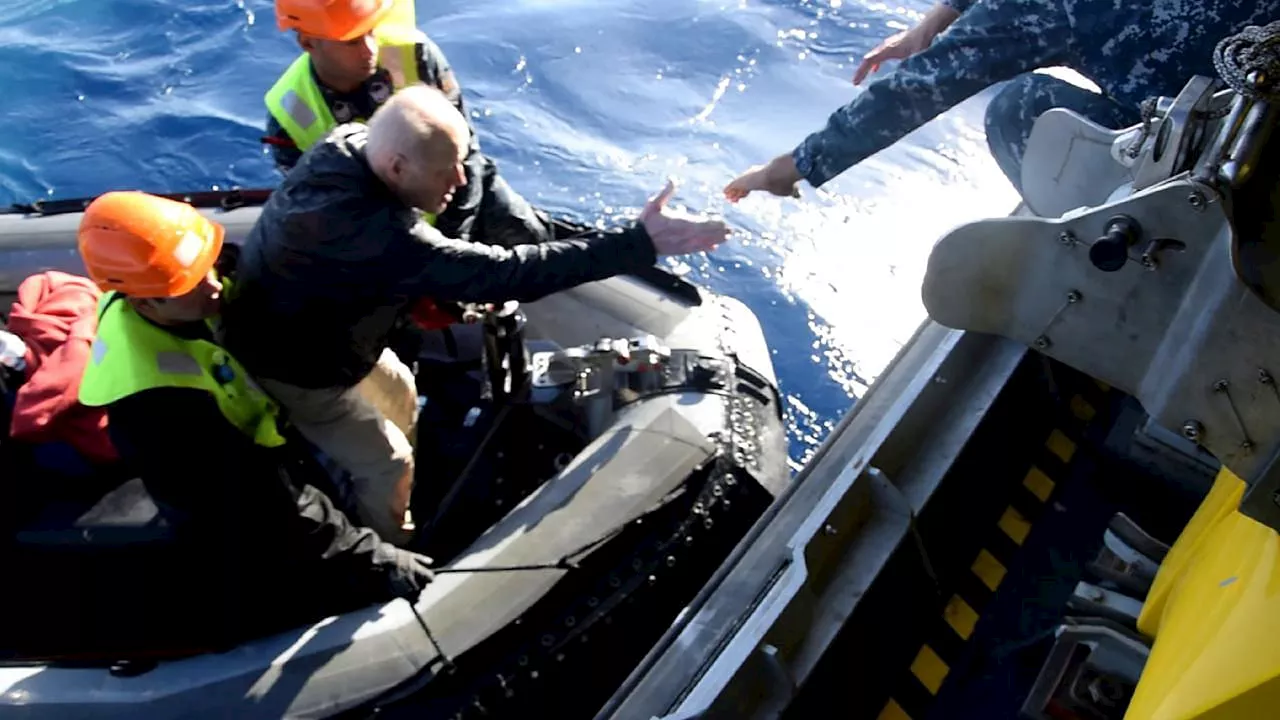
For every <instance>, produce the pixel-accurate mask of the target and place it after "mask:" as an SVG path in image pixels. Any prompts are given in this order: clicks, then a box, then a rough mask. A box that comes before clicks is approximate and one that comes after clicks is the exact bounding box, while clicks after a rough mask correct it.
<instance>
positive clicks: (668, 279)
mask: <svg viewBox="0 0 1280 720" xmlns="http://www.w3.org/2000/svg"><path fill="white" fill-rule="evenodd" d="M269 193H270V190H233V191H226V192H200V193H190V194H178V195H176V196H175V195H171V196H170V197H180V198H182V199H185V200H186V201H187V202H190V203H192V204H193V205H195V206H197V207H199V208H200V209H201V212H203V213H205V214H207V215H208V216H209V217H211V218H213V219H215V220H216V221H217V222H219V223H221V224H222V225H224V226H225V227H226V229H227V241H228V242H230V243H239V242H241V241H242V240H243V238H244V237H245V235H246V233H247V232H248V230H249V229H250V228H251V226H252V225H253V223H254V221H255V220H256V219H257V218H258V216H259V213H260V210H261V205H262V203H263V201H264V200H265V199H266V197H267V196H268V195H269ZM88 200H89V198H85V199H70V200H54V201H41V202H37V203H32V204H30V205H24V206H17V207H15V208H13V209H12V210H11V211H10V212H7V213H4V214H0V299H5V300H7V299H8V298H9V297H10V296H11V294H12V293H13V292H14V291H15V289H16V287H17V286H18V284H19V283H20V282H22V280H23V279H25V278H27V277H29V276H31V275H32V274H34V273H37V272H40V271H44V270H50V269H53V270H63V271H66V272H71V273H76V274H82V273H83V266H82V265H81V263H80V260H79V256H78V254H77V251H76V240H75V235H76V228H77V225H78V223H79V221H80V211H81V210H83V208H84V207H85V205H86V204H87V201H88ZM556 227H557V233H558V234H561V235H564V234H571V233H574V232H579V231H581V229H580V228H576V227H574V226H572V225H569V224H567V223H561V222H558V221H557V222H556ZM4 305H5V306H6V307H7V305H8V303H7V302H5V303H4ZM457 329H458V330H459V331H460V332H475V333H479V334H480V335H481V338H480V339H481V342H479V343H477V344H476V347H479V348H482V351H481V352H480V357H478V358H465V357H454V356H450V355H449V354H448V353H446V354H445V355H444V359H443V360H442V359H441V356H440V355H439V354H437V355H434V356H430V357H428V356H426V355H422V356H421V357H419V356H417V353H418V350H417V349H415V348H419V349H420V348H421V346H422V345H423V344H424V343H425V339H424V337H423V336H422V335H421V334H415V333H412V332H410V333H408V334H407V335H406V337H407V338H408V340H407V341H406V342H404V343H400V344H399V345H398V346H397V351H399V352H401V353H402V355H405V354H407V355H408V356H409V357H407V358H406V359H408V360H410V361H420V362H419V363H418V364H419V367H420V368H421V367H430V368H431V371H430V372H424V371H420V372H419V380H420V387H421V388H422V397H421V398H420V401H421V402H424V403H425V407H424V408H423V410H422V413H421V415H420V419H419V422H418V434H417V450H418V454H419V458H420V459H419V463H418V465H419V467H428V468H430V470H431V473H430V482H420V483H419V486H418V488H416V489H415V496H414V500H413V505H412V510H413V515H414V519H415V522H416V523H417V525H418V528H419V534H420V538H419V539H418V540H417V541H415V542H417V543H418V546H419V549H425V550H426V552H427V553H428V554H430V555H431V556H432V557H434V558H435V559H436V561H437V566H438V568H439V569H438V570H437V572H438V575H437V578H436V580H435V582H434V583H432V584H431V585H429V586H428V588H427V589H426V591H425V592H423V593H422V594H421V596H420V597H419V598H418V599H417V601H416V602H414V603H410V602H408V601H402V600H397V601H394V602H390V603H387V604H384V605H379V606H376V607H369V608H367V609H364V610H362V611H360V612H354V613H350V614H346V615H342V616H337V617H331V618H328V619H326V620H324V621H322V622H319V623H316V624H313V625H308V626H305V627H298V628H296V629H295V630H293V631H290V632H285V633H282V634H278V635H274V636H271V637H264V638H260V639H257V640H255V641H252V642H249V643H247V644H241V645H237V646H234V647H229V648H225V649H221V650H217V651H210V652H192V653H188V654H182V653H177V656H174V653H173V652H172V651H170V652H169V654H168V655H159V654H158V653H147V652H142V653H135V654H131V653H113V652H112V651H111V650H110V649H105V650H104V649H101V648H99V647H98V646H97V645H95V649H94V650H93V651H85V652H66V651H64V650H60V649H59V650H49V649H48V648H42V647H41V642H40V641H41V638H42V637H43V635H42V633H43V631H42V630H41V625H40V623H47V624H49V625H46V626H45V627H46V628H48V629H49V632H50V635H52V634H55V633H54V626H55V625H57V633H56V634H59V635H65V634H66V633H67V632H68V631H67V629H66V628H65V627H63V625H64V624H65V625H67V626H70V627H71V628H73V630H74V632H82V633H84V634H85V635H84V637H86V638H87V637H89V636H93V637H94V638H101V637H102V636H103V634H104V632H107V633H108V634H109V631H112V630H114V631H116V632H124V631H125V630H122V629H121V628H119V627H113V626H115V625H117V624H119V623H123V622H124V621H123V620H121V619H120V618H117V617H115V616H113V614H112V613H111V612H106V611H102V610H101V608H94V607H85V603H88V602H91V601H89V600H87V599H85V597H89V596H88V595H86V596H85V597H80V596H79V595H78V593H79V592H81V591H83V590H86V589H87V588H89V587H90V586H91V585H94V584H95V583H96V584H97V585H99V586H102V585H104V584H105V585H107V586H108V587H109V586H110V584H112V583H127V582H129V581H130V580H129V578H131V577H133V578H136V577H140V576H142V575H146V574H147V573H154V572H163V564H162V563H161V564H160V565H159V566H158V567H157V566H156V564H155V563H157V562H160V561H156V560H154V559H153V560H149V561H146V562H151V563H153V564H152V565H150V566H146V567H144V568H143V569H138V568H137V567H134V568H132V572H131V571H130V570H131V569H130V567H129V564H130V563H131V562H133V561H134V560H133V558H137V557H144V556H145V557H151V558H154V557H160V558H165V557H168V556H166V555H164V544H165V542H166V535H165V533H164V532H163V529H157V521H156V517H157V510H156V508H155V506H154V504H153V503H151V502H150V500H149V498H148V497H147V496H146V493H145V488H144V487H143V486H142V484H141V483H140V482H139V481H138V480H137V479H135V478H128V477H124V478H116V479H115V480H113V481H111V482H108V483H106V486H107V489H106V491H105V492H104V493H103V494H102V495H101V496H100V497H94V498H92V499H91V500H90V501H88V502H86V503H85V504H84V506H83V507H81V508H78V509H77V510H76V511H75V512H71V513H63V515H62V516H61V517H62V518H63V520H61V521H60V522H58V521H55V522H53V523H52V524H50V523H49V522H48V521H47V520H45V521H43V522H42V523H41V524H38V525H22V526H19V527H17V528H15V529H14V530H13V532H12V541H11V543H10V546H9V547H8V548H7V549H6V551H5V553H6V554H7V555H8V556H9V558H8V560H7V561H6V566H7V567H10V568H11V569H12V568H22V570H21V571H15V572H17V574H18V575H20V576H21V578H17V576H15V579H13V580H11V581H10V582H6V583H4V591H3V594H4V596H5V600H4V603H5V604H6V605H8V606H9V607H10V608H12V607H14V606H15V604H16V605H22V601H21V598H22V597H23V596H24V595H25V594H31V593H34V594H35V596H36V597H39V598H41V600H40V601H39V602H40V603H43V604H46V605H47V606H43V607H33V604H34V603H32V602H27V603H26V604H25V606H24V607H25V610H24V612H23V613H14V612H12V611H6V617H7V622H6V623H5V624H6V626H8V627H9V628H10V631H11V632H12V631H13V629H14V628H15V627H19V626H21V627H22V628H23V633H22V636H23V638H24V642H23V643H22V644H21V646H20V647H15V646H14V645H13V644H12V643H10V644H9V645H8V646H7V647H5V646H4V645H5V639H4V638H5V634H3V633H0V656H2V657H3V662H2V663H0V716H3V717H6V718H10V717H12V718H58V719H59V720H66V719H70V718H105V717H128V718H138V719H142V718H197V717H210V718H212V717H219V718H221V717H234V718H278V717H298V718H320V717H335V716H341V717H366V716H372V715H374V714H376V715H377V716H378V717H386V716H391V717H398V716H400V715H404V716H412V717H440V718H463V717H501V716H503V715H504V714H508V713H511V712H514V713H515V714H518V715H519V716H521V717H525V716H528V715H529V714H533V715H535V716H545V717H562V718H568V717H580V716H583V713H586V714H587V715H589V714H590V712H593V711H594V708H596V707H598V706H599V704H600V703H602V702H603V701H604V700H605V699H606V698H607V697H608V694H609V693H610V692H611V691H612V689H613V688H614V687H616V685H617V684H618V683H619V682H620V681H621V680H622V678H624V677H625V675H626V673H627V672H628V671H629V670H630V668H631V667H633V666H634V664H635V663H636V662H638V661H639V660H640V658H641V657H643V655H644V653H645V652H647V651H648V649H649V647H650V646H651V645H652V643H653V642H654V641H655V640H656V639H657V638H658V637H659V636H660V635H661V633H662V631H663V630H665V629H666V628H667V627H669V626H670V625H671V623H673V622H675V620H676V619H677V617H678V615H679V613H680V612H681V609H682V608H683V607H684V606H685V604H686V603H687V602H688V601H689V600H690V599H691V598H692V597H693V595H694V594H695V592H696V590H697V588H699V587H700V586H701V585H702V584H703V583H704V582H705V581H706V580H707V578H708V577H709V576H710V573H711V571H712V570H713V569H714V568H715V567H716V566H717V565H719V563H720V562H721V561H722V560H723V559H724V557H725V556H726V555H727V553H728V552H729V550H730V549H731V548H732V547H733V546H734V545H735V544H736V543H737V541H738V540H739V539H740V538H741V536H742V535H743V533H745V531H746V529H747V528H748V527H749V526H750V525H751V524H752V523H753V522H754V521H755V520H756V519H757V518H758V516H759V514H760V513H761V512H762V511H763V510H764V508H765V507H767V506H768V505H769V503H770V502H771V501H772V499H773V498H774V497H776V496H778V495H779V494H781V493H782V492H783V491H784V490H785V488H786V487H787V485H788V484H789V482H790V472H789V470H788V468H787V462H786V459H787V440H786V433H785V429H784V426H783V413H782V407H781V398H780V397H779V394H778V389H777V380H776V378H775V376H774V371H773V366H772V362H771V359H770V350H769V347H768V346H767V344H766V342H765V339H764V336H763V334H762V332H761V328H760V325H759V323H758V321H757V320H756V318H755V317H754V315H753V314H752V313H751V311H750V310H749V309H748V308H747V307H746V306H745V305H743V304H742V303H741V302H739V301H737V300H734V299H732V298H728V297H723V296H718V295H714V294H711V293H709V292H707V291H705V290H701V289H698V288H697V287H695V286H693V285H691V284H689V283H687V282H685V281H684V280H682V279H680V278H678V277H676V276H674V275H672V274H670V273H667V272H665V271H663V270H661V269H658V268H653V269H652V270H650V271H647V272H645V273H642V274H639V275H635V276H619V277H614V278H611V279H608V280H604V281H600V282H593V283H589V284H586V285H582V286H579V287H577V288H574V289H571V290H568V291H564V292H561V293H558V294H555V295H552V296H549V297H546V298H544V299H541V300H539V301H537V302H532V303H526V304H523V305H517V304H515V303H507V304H506V305H505V306H502V307H498V308H491V309H490V310H488V311H487V312H486V313H485V314H484V316H483V317H482V319H481V320H480V321H479V322H476V323H473V324H469V325H466V326H458V328H457ZM437 339H438V338H437ZM401 346H403V347H401ZM469 381H474V383H475V384H474V387H475V390H476V392H459V390H458V388H460V387H467V385H466V383H467V382H469ZM193 460H195V461H198V459H193ZM32 472H38V468H36V469H34V470H32ZM0 477H3V482H4V483H5V484H7V485H13V484H22V483H31V484H35V483H43V482H46V478H43V477H34V476H28V475H25V474H23V473H22V472H20V471H19V470H17V469H15V468H13V467H9V468H0ZM423 485H428V486H429V487H427V488H426V489H424V488H423ZM178 561H180V558H171V557H170V558H169V559H168V560H166V561H164V562H178ZM140 562H141V561H140ZM117 571H118V572H117ZM99 589H100V588H99ZM173 612H178V613H181V612H182V608H181V607H176V608H173ZM135 620H136V618H135ZM191 621H192V622H200V618H198V617H193V618H191ZM9 637H10V640H11V641H12V639H13V637H15V636H14V635H10V636H9ZM86 642H87V641H86ZM158 655H159V656H158Z"/></svg>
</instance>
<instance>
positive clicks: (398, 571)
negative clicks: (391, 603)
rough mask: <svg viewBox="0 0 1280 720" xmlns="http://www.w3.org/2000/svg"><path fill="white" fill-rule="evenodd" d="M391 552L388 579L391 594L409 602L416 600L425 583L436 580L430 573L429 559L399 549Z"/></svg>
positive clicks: (432, 573)
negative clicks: (392, 554) (391, 557)
mask: <svg viewBox="0 0 1280 720" xmlns="http://www.w3.org/2000/svg"><path fill="white" fill-rule="evenodd" d="M391 550H392V552H394V553H395V565H394V566H393V568H392V570H391V577H390V581H391V589H392V592H393V593H394V594H395V596H396V597H402V598H405V599H407V600H409V601H410V602H412V601H414V600H417V599H418V595H419V594H420V593H421V592H422V591H423V590H424V589H426V587H427V583H429V582H431V581H432V580H435V579H436V574H435V573H434V572H432V571H431V558H429V557H427V556H426V555H419V554H418V553H413V552H409V551H408V550H401V549H400V548H392V549H391Z"/></svg>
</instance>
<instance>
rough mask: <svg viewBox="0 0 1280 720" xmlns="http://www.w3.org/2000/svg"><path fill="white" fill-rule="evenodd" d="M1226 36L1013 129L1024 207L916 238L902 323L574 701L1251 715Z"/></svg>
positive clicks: (1162, 716) (1272, 518)
mask: <svg viewBox="0 0 1280 720" xmlns="http://www.w3.org/2000/svg"><path fill="white" fill-rule="evenodd" d="M1251 30H1252V31H1257V28H1253V29H1251ZM1268 31H1269V33H1270V40H1269V41H1268V42H1269V43H1274V41H1275V40H1276V38H1277V37H1278V36H1280V26H1272V27H1269V28H1268ZM1259 35H1260V34H1259V33H1257V32H1252V33H1251V37H1249V38H1236V39H1235V40H1234V41H1233V42H1235V43H1237V44H1238V45H1243V44H1245V42H1244V41H1245V40H1248V41H1249V42H1250V43H1252V42H1255V41H1257V42H1259V44H1258V45H1257V46H1256V48H1257V51H1258V52H1257V54H1256V55H1255V56H1254V57H1255V59H1258V58H1259V57H1263V56H1265V55H1264V53H1263V52H1262V50H1263V47H1262V43H1261V42H1260V41H1259V40H1258V38H1259ZM1221 48H1222V46H1220V50H1221ZM1237 50H1239V48H1238V47H1237ZM1242 57H1248V54H1247V53H1245V52H1243V51H1239V54H1233V55H1232V56H1230V57H1227V58H1225V61H1224V58H1215V59H1216V60H1219V62H1218V63H1217V66H1218V68H1219V71H1220V72H1224V73H1226V74H1224V75H1223V77H1222V78H1221V80H1219V79H1217V78H1208V77H1194V78H1191V79H1190V80H1189V81H1188V83H1187V84H1186V86H1185V87H1184V88H1183V89H1182V91H1181V92H1180V93H1179V94H1178V95H1176V96H1175V97H1163V98H1158V99H1153V100H1155V102H1151V103H1149V104H1148V106H1147V111H1146V112H1147V116H1146V118H1145V120H1144V122H1143V123H1142V124H1140V125H1135V126H1133V127H1130V128H1125V129H1122V130H1119V131H1113V130H1110V129H1107V128H1103V127H1100V126H1098V125H1095V124H1093V123H1091V122H1089V121H1088V120H1086V119H1084V118H1083V117H1081V116H1079V115H1076V114H1075V113H1072V112H1069V111H1067V110H1063V109H1054V110H1050V111H1049V112H1047V113H1045V114H1044V115H1042V116H1041V117H1040V118H1039V119H1038V121H1037V123H1036V125H1035V128H1034V132H1033V133H1032V136H1031V142H1030V143H1029V145H1028V149H1027V154H1026V156H1025V158H1024V166H1023V186H1024V201H1025V202H1024V204H1023V205H1022V206H1021V207H1019V208H1018V209H1017V210H1016V211H1015V212H1014V214H1013V215H1012V216H1010V217H1004V218H994V219H988V220H981V221H977V222H973V223H969V224H966V225H963V226H961V227H958V228H955V229H954V230H953V231H951V232H950V233H948V234H947V235H945V236H944V237H943V238H941V239H940V240H939V241H938V242H937V244H936V245H935V247H934V249H933V251H932V254H931V257H930V259H929V263H928V266H927V270H926V275H925V280H924V287H923V298H924V302H925V307H926V309H927V311H928V313H929V316H930V317H929V319H927V320H926V321H925V322H924V323H923V324H922V325H921V327H920V328H919V330H918V332H917V333H916V335H915V336H914V338H913V339H912V340H911V342H910V343H909V344H908V345H907V346H906V347H904V348H903V350H902V351H901V352H900V354H899V355H898V356H897V357H896V358H895V360H894V361H893V362H892V364H891V365H890V366H889V367H888V368H887V369H886V371H885V372H884V373H882V374H881V375H880V377H879V378H878V379H877V381H876V383H875V384H874V385H873V386H872V387H871V388H870V390H869V391H868V393H867V394H866V395H865V396H864V397H863V398H861V400H860V401H859V403H858V404H857V405H856V406H855V407H854V409H853V410H852V411H851V412H850V413H849V415H848V416H847V417H846V418H845V419H844V420H843V421H842V422H841V423H840V424H839V425H838V426H837V427H836V428H835V429H834V430H833V431H832V433H831V434H830V436H829V437H828V439H827V441H826V442H825V443H824V445H823V446H822V447H821V448H820V449H819V451H818V453H817V455H816V456H815V458H814V459H813V460H812V461H811V462H810V463H809V464H808V465H807V466H806V467H805V468H804V470H803V471H802V472H801V473H800V474H799V476H798V477H797V479H796V481H795V482H794V483H793V484H792V486H791V487H790V488H789V489H788V490H787V491H786V493H784V495H783V496H782V497H781V498H779V499H778V501H777V502H775V503H774V504H773V505H772V506H771V507H770V508H769V509H768V510H767V511H766V513H765V515H764V517H763V518H762V519H761V520H760V521H759V523H757V525H756V526H755V527H753V528H752V530H751V531H750V533H749V534H748V537H747V538H746V539H744V540H743V542H742V543H741V544H740V545H739V546H738V547H737V548H736V549H735V551H734V553H733V554H732V555H731V557H730V558H729V560H727V561H726V563H725V564H724V565H723V566H722V567H721V568H720V569H719V570H718V571H717V573H716V575H715V576H714V577H713V579H712V580H711V582H710V583H708V585H707V586H706V587H705V588H704V590H703V591H702V592H701V593H700V594H699V596H698V597H697V598H696V599H695V601H694V602H693V603H692V604H691V605H690V608H689V611H688V612H687V613H686V614H685V615H683V616H682V618H681V622H679V623H677V624H676V625H674V626H673V627H672V628H671V629H670V630H669V631H668V632H667V633H666V634H665V635H664V637H663V639H662V640H661V641H660V642H659V643H658V644H657V645H656V646H655V647H654V649H653V650H652V651H651V652H650V654H649V655H648V656H647V657H646V658H645V660H644V661H643V662H642V663H640V664H639V665H638V666H637V668H636V669H635V670H634V671H633V673H632V674H631V676H630V677H629V678H628V679H627V681H626V682H624V683H623V685H622V687H621V688H619V690H618V692H617V693H615V695H614V696H613V697H612V698H611V699H610V700H609V702H607V703H606V704H605V706H604V707H603V708H602V710H601V712H600V713H599V714H598V715H597V716H596V717H597V718H598V720H605V719H609V720H633V719H635V718H645V719H646V720H648V719H650V718H653V719H662V720H685V719H692V718H699V719H700V720H710V719H712V718H716V719H720V718H778V717H782V718H814V717H833V716H836V715H838V716H839V717H840V718H847V719H849V720H859V719H862V718H866V719H867V720H922V719H925V718H983V719H987V718H990V719H993V720H994V719H995V718H1020V719H1022V720H1050V719H1053V720H1119V719H1120V718H1125V720H1156V719H1159V720H1184V719H1190V718H1204V719H1207V718H1214V719H1220V720H1237V719H1239V720H1245V719H1246V718H1248V719H1253V718H1270V717H1277V714H1278V713H1280V710H1277V707H1280V706H1278V705H1277V702H1278V698H1280V643H1277V642H1276V640H1277V637H1280V626H1278V625H1277V618H1278V617H1280V607H1278V605H1277V602H1278V601H1277V598H1280V595H1278V594H1277V592H1276V588H1277V581H1278V579H1280V534H1277V531H1278V530H1280V472H1278V470H1277V468H1280V463H1278V462H1277V459H1278V458H1280V391H1277V380H1276V378H1277V377H1280V275H1277V273H1276V267H1277V265H1276V259H1277V258H1280V237H1278V236H1277V234H1276V228H1277V226H1276V224H1275V218H1276V214H1277V207H1280V204H1278V200H1280V181H1278V178H1280V142H1277V140H1276V138H1275V136H1274V135H1273V131H1274V129H1275V127H1276V124H1277V120H1278V118H1280V98H1278V97H1277V96H1276V93H1275V92H1274V90H1269V88H1274V87H1275V86H1274V85H1271V86H1265V85H1263V84H1262V80H1263V78H1264V75H1262V74H1259V75H1253V76H1250V75H1248V73H1246V72H1242V71H1239V66H1238V64H1237V62H1236V61H1240V60H1239V59H1240V58H1242ZM1241 62H1242V61H1241ZM1268 79H1269V78H1268ZM833 706H834V707H838V708H839V712H838V713H834V712H832V711H831V710H830V708H832V707H833Z"/></svg>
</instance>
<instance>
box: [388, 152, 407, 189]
mask: <svg viewBox="0 0 1280 720" xmlns="http://www.w3.org/2000/svg"><path fill="white" fill-rule="evenodd" d="M390 170H391V177H392V178H394V179H395V181H396V182H397V183H401V182H404V177H405V175H406V174H408V172H409V158H406V157H405V156H404V155H401V154H400V153H396V154H395V155H392V156H391V167H390Z"/></svg>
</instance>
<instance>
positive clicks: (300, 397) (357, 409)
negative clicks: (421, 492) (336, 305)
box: [258, 349, 418, 545]
mask: <svg viewBox="0 0 1280 720" xmlns="http://www.w3.org/2000/svg"><path fill="white" fill-rule="evenodd" d="M258 382H259V384H260V385H261V386H262V388H263V390H265V391H266V392H267V393H269V394H270V395H271V396H272V397H274V398H275V399H276V401H277V402H279V403H280V405H281V407H283V408H284V409H285V410H286V411H287V412H288V413H289V421H290V422H291V423H292V424H293V425H294V427H296V428H297V429H298V432H299V433H301V434H302V436H303V437H305V438H306V439H307V440H309V441H310V442H312V443H313V444H315V446H316V447H318V448H319V449H320V450H322V451H323V452H324V453H326V454H327V455H329V457H331V458H333V460H334V461H335V462H336V463H338V465H340V466H342V468H343V469H345V470H346V471H347V472H349V473H351V475H352V476H353V487H352V488H351V490H352V495H353V496H354V498H355V504H356V509H357V513H358V517H356V518H352V520H353V521H354V522H356V523H357V524H360V525H364V526H365V527H369V528H372V529H373V530H374V531H375V532H377V533H378V535H380V536H381V537H382V539H384V540H386V541H388V542H391V543H395V544H397V545H400V544H403V543H404V542H406V541H407V540H408V536H409V534H410V533H409V532H408V531H407V530H405V529H404V525H405V523H406V521H407V520H408V517H407V512H408V509H409V498H410V495H411V493H412V490H413V466H414V463H413V450H414V445H415V440H416V437H415V436H416V434H417V433H416V427H417V416H418V391H417V385H416V384H415V382H414V378H413V373H412V371H410V370H409V368H408V367H406V366H405V364H404V363H403V362H401V361H400V358H399V357H397V356H396V354H395V353H394V352H392V351H391V350H390V349H387V350H383V351H382V356H381V357H379V358H378V363H377V365H376V366H374V369H373V371H372V372H370V373H369V375H368V376H367V377H365V379H364V380H362V381H361V382H360V384H358V385H356V386H355V387H353V388H301V387H297V386H295V385H289V384H287V383H282V382H279V381H276V380H271V379H267V378H263V379H260V380H259V381H258Z"/></svg>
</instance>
